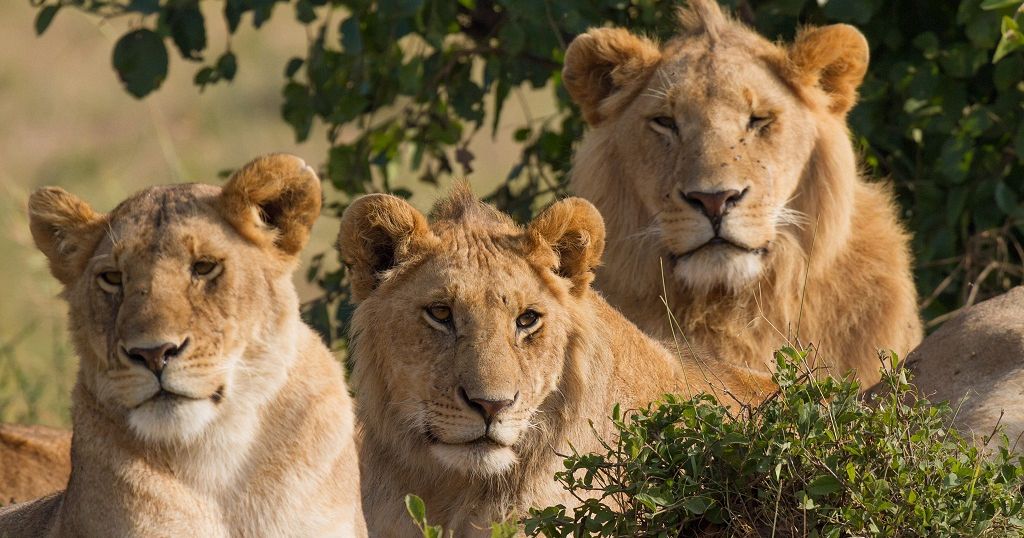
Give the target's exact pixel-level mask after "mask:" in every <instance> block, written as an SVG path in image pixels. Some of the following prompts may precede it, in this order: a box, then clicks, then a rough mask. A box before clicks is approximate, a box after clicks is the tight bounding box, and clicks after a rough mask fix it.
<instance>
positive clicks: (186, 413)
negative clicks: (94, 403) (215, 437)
mask: <svg viewBox="0 0 1024 538" xmlns="http://www.w3.org/2000/svg"><path fill="white" fill-rule="evenodd" d="M215 408H216V405H215V404H214V403H213V402H212V401H210V400H200V399H192V398H185V397H179V396H164V395H157V396H155V397H153V398H151V399H149V400H147V401H146V402H144V403H143V404H142V405H140V406H138V407H136V408H135V409H133V410H132V411H131V412H129V413H128V425H129V426H130V427H131V430H132V432H133V433H135V435H137V436H138V437H139V438H140V439H142V440H143V441H146V442H153V443H169V442H176V443H190V442H192V441H195V440H196V439H198V438H199V436H200V435H202V433H203V432H204V431H206V428H207V426H209V425H210V423H212V422H213V419H214V418H215V416H216V409H215Z"/></svg>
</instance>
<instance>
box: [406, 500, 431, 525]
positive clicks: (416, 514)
mask: <svg viewBox="0 0 1024 538" xmlns="http://www.w3.org/2000/svg"><path fill="white" fill-rule="evenodd" d="M405 509H406V510H408V511H409V515H410V516H412V519H413V521H415V522H416V523H417V524H419V525H420V526H423V525H426V523H427V507H426V506H424V505H423V499H421V498H419V497H418V496H416V495H412V494H409V495H406V496H405Z"/></svg>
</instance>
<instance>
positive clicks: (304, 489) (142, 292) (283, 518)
mask: <svg viewBox="0 0 1024 538" xmlns="http://www.w3.org/2000/svg"><path fill="white" fill-rule="evenodd" d="M319 210H320V184H319V181H318V180H317V178H316V175H315V173H314V172H313V170H312V169H311V168H309V167H308V166H306V164H305V163H304V162H303V161H302V160H301V159H298V158H297V157H293V156H289V155H272V156H267V157H262V158H260V159H257V160H256V161H254V162H253V163H251V164H249V165H247V166H246V167H244V168H242V169H241V170H240V171H238V172H237V173H236V174H235V175H234V176H233V177H232V178H231V179H230V180H229V181H228V183H227V185H226V186H225V187H224V188H223V189H221V188H218V187H214V186H210V185H198V184H191V185H172V186H167V187H154V188H151V189H148V190H146V191H143V192H141V193H139V194H137V195H135V196H133V197H132V198H129V199H128V200H126V201H125V202H123V203H122V204H120V205H119V206H118V207H117V208H116V209H114V210H113V211H112V212H111V213H110V214H106V215H101V214H98V213H95V212H93V211H92V210H91V209H88V206H87V205H86V204H85V203H84V202H82V201H80V200H78V199H77V198H74V197H73V196H72V195H71V194H68V193H67V192H64V191H63V190H60V189H56V188H47V189H43V190H40V191H37V192H36V193H35V194H33V195H32V197H31V199H30V200H29V211H30V218H31V224H32V232H33V236H34V238H35V240H36V242H37V244H38V245H39V247H40V249H41V250H43V252H44V253H46V254H47V256H48V257H49V259H50V264H51V267H52V268H53V273H54V275H56V276H57V277H58V278H60V279H61V280H62V281H63V282H64V284H65V288H64V292H63V297H64V298H65V299H66V300H67V302H68V305H69V306H70V327H71V333H72V338H73V341H74V344H75V347H76V350H77V351H78V355H79V358H80V361H81V366H80V368H79V374H78V381H77V384H76V387H75V389H74V393H73V396H72V398H73V399H72V401H73V410H72V422H73V430H74V439H73V442H72V448H71V458H72V462H73V470H72V472H71V477H70V480H69V481H68V484H67V489H66V490H65V491H63V492H61V493H59V494H56V495H52V496H49V497H45V498H43V499H40V500H38V501H35V502H32V503H27V504H22V505H16V506H14V507H12V508H8V509H4V510H3V511H2V512H0V535H4V534H5V532H7V533H11V535H13V536H157V537H170V536H196V537H198V536H203V537H226V536H346V537H347V536H361V535H365V523H364V522H363V519H362V514H361V507H360V504H359V499H358V491H359V471H358V468H357V467H358V466H357V464H356V447H355V441H354V437H353V430H354V417H353V414H352V404H351V400H350V397H349V396H348V393H347V390H346V387H345V381H344V377H343V375H342V372H341V369H340V366H339V364H338V362H337V361H336V360H335V359H334V358H333V357H332V356H331V354H330V352H329V351H328V350H327V348H326V347H325V346H324V345H323V343H322V342H321V341H320V339H319V337H318V336H317V335H316V334H315V333H314V332H313V331H312V330H311V329H310V328H309V327H307V326H306V325H305V324H304V323H302V321H301V320H300V319H299V312H298V299H297V296H296V293H295V289H294V286H293V284H292V282H291V274H292V272H293V270H294V269H295V266H296V264H297V258H296V257H295V254H296V253H297V252H298V251H299V250H300V249H301V248H302V246H303V245H304V244H305V241H306V238H307V237H308V234H309V227H310V225H311V224H312V222H313V220H314V219H315V218H316V216H317V214H318V213H319ZM71 246H73V248H70V247H71ZM199 261H212V262H215V264H216V265H215V266H216V267H218V269H217V271H208V272H207V273H206V275H203V274H200V269H199V267H200V266H199V265H194V264H196V263H197V262H199ZM208 267H209V266H207V268H208ZM111 271H119V272H120V275H121V284H120V285H118V286H112V285H111V284H110V279H109V278H108V279H107V280H106V281H104V280H102V279H103V278H104V277H103V276H102V275H104V274H108V273H109V272H111ZM103 282H106V283H103ZM160 342H173V343H181V348H180V351H179V352H177V354H176V355H174V356H173V357H171V358H170V359H169V360H168V361H167V362H166V365H165V366H164V367H163V370H162V371H161V373H160V374H159V375H157V374H155V372H156V371H157V370H153V371H151V369H149V368H147V367H146V366H145V361H143V360H141V358H142V357H143V355H140V354H139V353H138V352H133V351H132V350H135V349H140V348H144V347H146V346H154V345H156V344H158V343H160ZM185 342H187V344H186V343H185Z"/></svg>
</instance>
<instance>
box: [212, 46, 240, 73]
mask: <svg viewBox="0 0 1024 538" xmlns="http://www.w3.org/2000/svg"><path fill="white" fill-rule="evenodd" d="M217 71H218V72H219V73H220V75H221V76H222V77H224V79H225V80H234V79H235V73H236V72H238V60H237V59H236V58H235V54H234V53H233V52H231V51H228V52H225V53H224V54H222V55H221V57H220V58H219V59H218V60H217Z"/></svg>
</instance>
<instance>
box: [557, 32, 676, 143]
mask: <svg viewBox="0 0 1024 538" xmlns="http://www.w3.org/2000/svg"><path fill="white" fill-rule="evenodd" d="M660 60H661V51H659V50H658V46H657V45H656V44H655V43H654V42H653V41H651V40H650V39H647V38H645V37H640V36H637V35H634V34H632V33H630V32H629V31H627V30H624V29H622V28H597V29H593V30H590V31H589V32H587V33H585V34H583V35H581V36H579V37H577V38H576V39H574V40H573V42H572V43H571V44H570V45H569V49H568V50H566V51H565V66H564V67H563V68H562V81H563V83H564V84H565V89H566V90H567V91H568V92H569V95H570V96H571V97H572V99H573V101H575V102H576V104H577V105H579V107H580V110H581V111H582V112H583V119H584V120H586V122H587V123H589V124H591V125H597V124H598V123H600V122H601V121H603V120H604V119H606V118H608V117H610V116H612V115H614V114H615V113H617V112H618V111H620V110H621V109H622V108H623V107H625V105H627V104H628V103H629V102H630V101H631V100H632V99H633V97H635V96H636V93H637V92H638V91H639V90H640V89H641V88H642V87H643V86H644V84H646V82H647V79H648V78H649V77H650V75H651V73H653V72H654V68H655V66H657V64H658V62H659V61H660Z"/></svg>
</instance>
